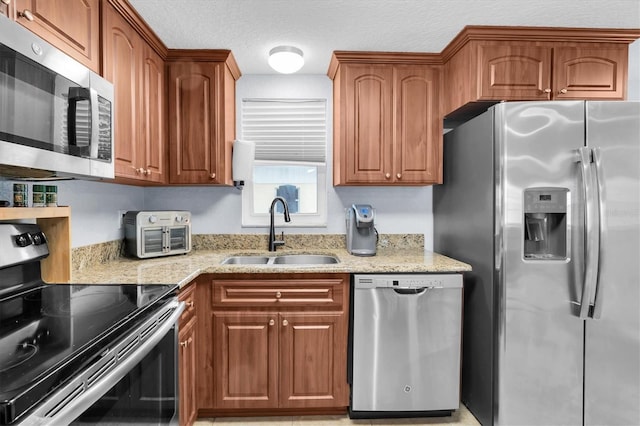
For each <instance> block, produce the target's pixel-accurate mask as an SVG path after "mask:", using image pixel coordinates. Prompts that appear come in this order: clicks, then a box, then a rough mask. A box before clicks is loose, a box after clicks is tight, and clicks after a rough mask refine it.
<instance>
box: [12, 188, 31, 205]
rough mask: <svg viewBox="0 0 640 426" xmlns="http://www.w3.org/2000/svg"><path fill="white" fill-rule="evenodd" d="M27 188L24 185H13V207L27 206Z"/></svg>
mask: <svg viewBox="0 0 640 426" xmlns="http://www.w3.org/2000/svg"><path fill="white" fill-rule="evenodd" d="M28 193H29V186H28V185H27V184H26V183H14V184H13V207H28V206H29V198H28Z"/></svg>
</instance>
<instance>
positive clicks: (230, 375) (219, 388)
mask: <svg viewBox="0 0 640 426" xmlns="http://www.w3.org/2000/svg"><path fill="white" fill-rule="evenodd" d="M212 322H213V342H214V365H215V368H214V387H215V401H214V404H215V407H216V408H269V407H275V406H277V403H278V400H277V395H278V376H277V372H278V335H277V330H278V327H277V326H276V322H277V314H273V313H253V312H235V313H231V312H214V313H213V321H212Z"/></svg>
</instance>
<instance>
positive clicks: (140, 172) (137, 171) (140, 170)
mask: <svg viewBox="0 0 640 426" xmlns="http://www.w3.org/2000/svg"><path fill="white" fill-rule="evenodd" d="M135 170H136V173H138V174H144V169H143V168H142V167H139V168H137V169H135Z"/></svg>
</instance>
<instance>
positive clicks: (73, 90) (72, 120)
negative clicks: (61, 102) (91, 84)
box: [67, 87, 93, 147]
mask: <svg viewBox="0 0 640 426" xmlns="http://www.w3.org/2000/svg"><path fill="white" fill-rule="evenodd" d="M81 101H89V102H91V92H90V89H88V88H86V87H70V88H69V99H68V102H69V105H68V106H67V120H68V124H67V128H68V129H67V132H68V134H69V146H70V147H71V146H75V147H78V126H77V122H76V120H77V114H76V112H77V110H78V102H81ZM92 115H93V113H92Z"/></svg>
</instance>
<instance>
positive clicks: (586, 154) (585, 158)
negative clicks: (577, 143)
mask: <svg viewBox="0 0 640 426" xmlns="http://www.w3.org/2000/svg"><path fill="white" fill-rule="evenodd" d="M578 155H579V157H580V158H579V160H578V162H579V163H580V170H581V172H582V187H583V188H582V189H583V197H584V206H585V218H584V223H585V228H586V236H585V239H586V244H585V250H586V256H585V261H584V265H585V267H584V282H583V286H582V297H581V299H580V318H581V319H587V318H589V317H590V312H589V309H590V307H591V295H592V294H593V291H594V288H595V285H596V281H597V276H598V271H597V268H598V257H599V254H600V253H599V249H600V241H599V237H600V235H599V230H598V228H599V226H598V217H597V215H596V212H597V210H596V206H595V203H596V201H595V197H596V196H597V195H596V193H595V189H594V185H593V168H592V167H591V149H590V148H587V147H582V148H580V149H579V150H578Z"/></svg>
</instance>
